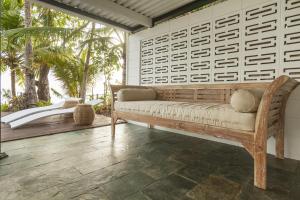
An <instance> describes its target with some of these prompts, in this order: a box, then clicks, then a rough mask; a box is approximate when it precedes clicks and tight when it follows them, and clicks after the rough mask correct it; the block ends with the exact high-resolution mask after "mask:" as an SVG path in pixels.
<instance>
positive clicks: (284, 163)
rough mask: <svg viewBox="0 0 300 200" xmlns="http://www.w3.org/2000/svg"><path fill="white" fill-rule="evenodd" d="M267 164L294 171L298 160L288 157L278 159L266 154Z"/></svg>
mask: <svg viewBox="0 0 300 200" xmlns="http://www.w3.org/2000/svg"><path fill="white" fill-rule="evenodd" d="M267 158H268V166H269V167H272V168H276V169H281V170H284V171H289V172H296V170H297V166H298V163H299V161H297V160H292V159H289V158H284V159H278V158H276V157H275V156H273V155H268V157H267Z"/></svg>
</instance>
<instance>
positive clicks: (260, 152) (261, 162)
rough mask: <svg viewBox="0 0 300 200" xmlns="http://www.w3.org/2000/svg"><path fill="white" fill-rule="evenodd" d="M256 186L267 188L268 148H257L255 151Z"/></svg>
mask: <svg viewBox="0 0 300 200" xmlns="http://www.w3.org/2000/svg"><path fill="white" fill-rule="evenodd" d="M253 157H254V185H255V186H256V187H258V188H261V189H264V190H265V189H266V188H267V153H266V147H259V146H255V149H254V155H253Z"/></svg>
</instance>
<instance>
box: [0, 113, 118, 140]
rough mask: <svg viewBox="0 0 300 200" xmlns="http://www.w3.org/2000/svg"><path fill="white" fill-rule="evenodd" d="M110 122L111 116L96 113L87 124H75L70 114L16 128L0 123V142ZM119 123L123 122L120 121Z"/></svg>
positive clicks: (99, 125) (105, 124)
mask: <svg viewBox="0 0 300 200" xmlns="http://www.w3.org/2000/svg"><path fill="white" fill-rule="evenodd" d="M6 114H8V113H1V115H2V116H5V115H6ZM110 123H111V118H110V117H106V116H103V115H96V116H95V120H94V123H93V124H92V125H89V126H77V125H75V124H74V120H73V118H72V117H70V116H68V117H66V116H51V117H45V118H43V119H39V120H36V121H33V122H31V123H28V124H26V125H24V126H22V127H19V128H16V129H11V128H10V127H9V125H7V124H2V123H1V135H2V142H5V141H11V140H19V139H24V138H31V137H38V136H43V135H51V134H56V133H62V132H68V131H75V130H81V129H88V128H96V127H101V126H109V125H110ZM119 123H123V122H122V121H120V122H119Z"/></svg>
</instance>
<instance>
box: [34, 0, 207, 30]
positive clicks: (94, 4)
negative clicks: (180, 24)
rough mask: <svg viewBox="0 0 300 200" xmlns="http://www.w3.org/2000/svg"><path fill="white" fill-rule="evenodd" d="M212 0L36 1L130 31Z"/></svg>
mask: <svg viewBox="0 0 300 200" xmlns="http://www.w3.org/2000/svg"><path fill="white" fill-rule="evenodd" d="M211 1H213V0H35V2H40V3H43V4H44V5H51V6H52V7H57V8H60V9H63V10H67V11H69V12H71V13H76V14H77V15H82V16H86V17H88V18H93V19H95V20H98V21H102V22H104V23H106V24H111V25H113V26H116V27H120V28H122V29H126V30H129V31H132V30H135V29H138V28H142V27H151V26H152V25H153V24H154V20H155V19H157V18H159V17H161V16H164V15H166V14H168V13H172V11H174V12H175V11H176V10H178V9H179V8H181V7H182V8H183V7H187V6H188V5H191V6H189V8H185V12H187V11H189V10H191V9H192V8H193V6H197V5H199V6H200V5H204V4H207V3H209V2H211ZM192 4H193V5H192ZM175 14H176V13H175ZM173 15H174V13H173Z"/></svg>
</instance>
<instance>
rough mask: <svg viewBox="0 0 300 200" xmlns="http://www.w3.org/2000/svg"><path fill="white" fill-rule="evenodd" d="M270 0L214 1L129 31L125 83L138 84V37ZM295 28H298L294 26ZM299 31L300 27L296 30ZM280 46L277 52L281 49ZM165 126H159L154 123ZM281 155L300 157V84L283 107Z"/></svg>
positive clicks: (272, 147) (271, 144)
mask: <svg viewBox="0 0 300 200" xmlns="http://www.w3.org/2000/svg"><path fill="white" fill-rule="evenodd" d="M265 2H270V1H269V0H251V1H249V0H228V1H225V2H223V3H220V4H217V5H215V6H213V7H210V8H208V9H204V10H201V11H199V12H195V13H192V14H189V15H186V16H184V17H180V18H177V19H175V20H171V21H168V22H165V23H162V24H160V25H158V26H156V27H154V28H151V29H147V30H145V31H142V32H139V33H136V34H133V35H131V36H129V43H128V54H127V56H128V58H127V66H128V67H127V78H128V79H127V83H128V84H130V85H140V40H142V39H145V38H148V37H150V36H154V35H159V34H162V33H165V32H168V31H170V30H173V29H179V28H180V27H185V26H188V25H191V24H195V23H197V21H199V20H201V21H205V20H206V19H207V20H208V19H209V18H210V17H211V16H212V15H213V16H222V15H225V14H228V13H232V12H234V11H239V10H241V8H245V7H249V6H252V5H257V4H262V3H265ZM298 29H299V28H298ZM299 31H300V30H299ZM281 50H282V49H280V47H279V48H278V52H279V51H281ZM156 128H160V129H165V128H161V127H156ZM165 130H170V129H165ZM172 131H173V132H177V133H181V134H186V135H190V136H195V137H200V138H204V139H209V140H217V141H220V142H224V143H230V144H234V145H238V144H237V143H233V142H230V141H226V140H223V139H219V138H214V137H210V136H204V135H198V134H194V133H188V132H184V131H178V130H172ZM274 150H275V145H274V139H273V138H270V139H269V141H268V152H269V153H271V154H274ZM285 156H286V157H288V158H293V159H297V160H300V86H299V87H298V88H296V89H295V90H294V92H293V93H292V94H291V96H290V98H289V100H288V104H287V109H286V122H285Z"/></svg>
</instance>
